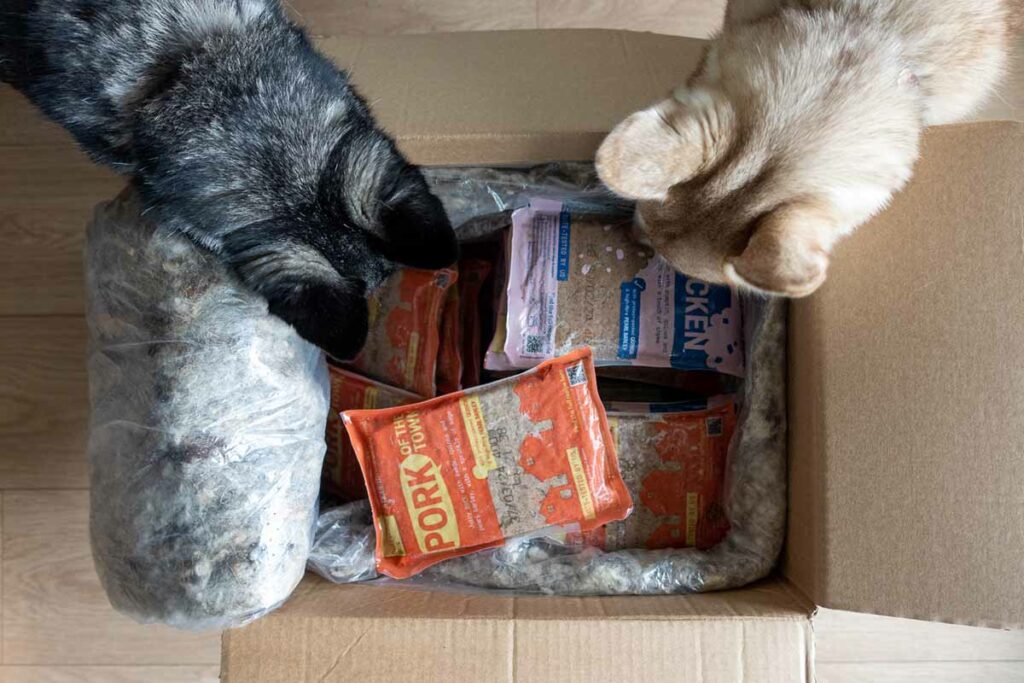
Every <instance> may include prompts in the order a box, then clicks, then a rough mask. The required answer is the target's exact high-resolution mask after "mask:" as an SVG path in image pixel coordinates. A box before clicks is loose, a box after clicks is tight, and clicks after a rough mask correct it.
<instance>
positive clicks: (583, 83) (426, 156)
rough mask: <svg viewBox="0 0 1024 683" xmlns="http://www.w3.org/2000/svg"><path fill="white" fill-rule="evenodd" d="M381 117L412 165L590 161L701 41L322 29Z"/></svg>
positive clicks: (598, 34)
mask: <svg viewBox="0 0 1024 683" xmlns="http://www.w3.org/2000/svg"><path fill="white" fill-rule="evenodd" d="M318 45H319V46H320V48H321V49H323V50H324V51H325V52H326V53H327V54H328V55H330V56H331V57H333V58H334V59H335V60H336V61H337V62H338V64H339V65H341V66H342V67H344V68H347V69H348V70H349V71H350V73H351V75H352V79H353V81H354V82H355V83H356V86H357V87H358V89H359V90H360V92H362V93H363V95H364V96H365V97H366V99H367V101H368V102H369V103H370V104H371V106H372V107H373V110H374V113H375V114H376V116H377V119H378V121H379V122H380V123H381V125H382V126H383V127H384V128H385V129H386V130H388V131H389V132H390V133H391V134H392V135H394V136H395V138H396V139H397V141H398V144H399V147H401V148H402V150H403V152H405V153H406V154H407V155H408V156H409V157H410V159H411V160H412V161H413V162H415V163H420V164H433V165H443V164H477V165H489V164H490V165H493V164H522V163H537V162H544V161H569V160H579V159H590V158H592V156H593V153H594V150H596V149H597V146H598V144H599V143H600V141H601V139H602V138H603V137H604V135H605V134H606V133H607V132H608V131H609V130H611V128H612V127H613V126H614V125H615V124H616V123H618V122H619V121H620V120H621V119H622V118H623V117H624V116H625V115H627V114H629V113H631V112H633V111H635V110H636V109H639V108H641V107H644V106H646V105H648V104H651V103H652V102H654V101H655V100H657V99H658V98H659V97H663V96H666V95H667V94H668V93H669V92H670V91H671V90H672V89H673V88H675V87H676V86H678V85H679V84H680V83H681V82H682V81H683V80H685V78H686V77H687V75H688V74H689V73H690V71H691V70H692V69H693V67H694V66H695V65H696V64H697V62H698V61H699V59H700V57H701V54H702V53H703V49H704V45H705V41H701V40H696V39H692V38H676V37H670V36H659V35H655V34H651V33H631V32H627V31H603V30H577V31H571V30H559V31H503V32H479V33H453V34H435V35H423V36H400V37H378V38H373V37H369V38H348V37H342V38H327V39H324V40H322V41H319V42H318Z"/></svg>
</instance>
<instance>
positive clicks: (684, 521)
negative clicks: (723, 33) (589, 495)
mask: <svg viewBox="0 0 1024 683" xmlns="http://www.w3.org/2000/svg"><path fill="white" fill-rule="evenodd" d="M708 404H709V406H710V407H707V408H704V409H699V410H690V411H686V412H672V413H647V414H643V413H641V412H634V411H632V410H631V411H630V412H622V413H611V414H610V415H609V418H608V419H609V425H610V428H611V431H612V434H613V438H614V439H615V442H616V447H617V449H618V452H619V454H620V456H619V457H620V464H621V468H622V475H623V479H624V480H625V482H626V486H627V487H628V488H629V490H630V492H631V493H632V494H633V497H634V500H636V509H635V510H634V511H633V514H632V515H630V517H629V518H627V519H626V520H623V521H620V522H612V523H611V524H608V525H606V526H605V527H603V528H601V529H597V530H595V531H592V532H587V533H583V534H581V535H580V536H579V538H576V537H574V538H572V539H571V540H582V541H584V542H586V543H588V544H590V545H595V546H598V547H600V548H602V549H604V550H620V549H623V548H647V549H659V548H689V547H696V548H699V549H702V550H703V549H707V548H710V547H711V546H713V545H715V544H716V543H718V542H719V541H720V540H722V538H724V537H725V535H726V533H727V532H728V530H729V522H728V519H727V518H726V515H725V508H724V479H725V468H726V459H727V455H728V450H729V444H730V442H731V440H732V436H733V433H734V432H735V428H736V408H735V402H734V399H733V397H731V396H724V397H715V398H713V399H709V400H708ZM636 405H637V406H638V405H639V404H636ZM570 536H572V535H570Z"/></svg>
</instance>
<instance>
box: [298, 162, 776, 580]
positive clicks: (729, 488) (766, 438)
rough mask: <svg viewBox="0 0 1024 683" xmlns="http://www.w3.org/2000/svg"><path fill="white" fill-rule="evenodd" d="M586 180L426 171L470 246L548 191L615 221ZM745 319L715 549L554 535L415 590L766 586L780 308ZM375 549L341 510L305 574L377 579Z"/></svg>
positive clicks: (327, 514) (331, 517)
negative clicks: (613, 546) (743, 365)
mask: <svg viewBox="0 0 1024 683" xmlns="http://www.w3.org/2000/svg"><path fill="white" fill-rule="evenodd" d="M567 169H568V171H571V173H570V172H568V171H567ZM592 169H593V166H589V165H584V164H554V165H546V166H539V167H536V168H534V169H529V170H527V171H516V170H508V171H506V170H495V169H428V173H427V177H428V181H429V182H430V183H431V185H432V187H433V189H434V191H435V192H437V193H438V195H439V196H440V197H441V200H442V202H444V204H445V206H446V208H447V209H448V211H449V213H450V214H451V215H452V217H453V223H454V224H455V226H456V229H457V231H458V232H459V234H460V237H461V238H462V239H465V240H472V239H477V238H479V237H481V236H483V235H485V234H487V232H488V231H489V230H494V229H500V228H503V227H506V226H507V225H508V224H509V222H510V221H509V218H508V217H509V214H510V210H511V209H513V208H518V206H521V205H522V201H523V197H526V196H529V195H533V194H541V195H543V194H545V190H547V191H549V192H551V193H552V194H555V195H559V196H561V195H562V194H563V193H564V192H565V188H566V186H575V187H576V188H577V189H582V190H584V192H583V193H582V194H579V195H578V197H577V199H576V200H575V202H576V205H575V206H574V207H573V208H574V209H576V210H579V211H581V212H588V211H591V210H594V211H595V212H597V213H601V212H603V211H605V210H611V211H618V210H619V208H620V207H619V206H618V205H616V203H615V200H609V198H608V197H606V196H605V195H604V194H602V193H601V192H600V191H599V190H598V191H592V190H591V187H592V182H591V181H592V178H593V173H592ZM743 312H744V335H743V336H744V346H745V348H746V356H747V372H746V377H745V379H744V382H743V386H742V388H741V396H742V400H741V404H742V407H741V412H740V415H739V420H738V423H737V428H736V432H735V435H734V437H733V442H732V444H731V446H730V450H729V456H728V463H727V466H726V493H725V504H724V507H725V513H726V516H727V518H728V520H729V524H730V530H729V532H728V534H727V535H726V536H725V538H724V539H723V540H722V541H721V542H719V543H718V544H716V545H715V546H713V547H712V548H710V549H707V550H698V549H696V548H683V549H665V550H646V549H624V550H615V551H610V552H605V551H602V550H599V549H597V548H594V547H588V546H583V545H579V544H573V545H566V544H565V543H562V542H561V541H559V540H558V538H556V536H557V534H555V535H553V536H552V537H549V536H545V535H535V536H531V537H528V538H519V539H512V540H510V541H508V542H507V543H506V544H505V545H504V546H503V547H500V548H495V549H492V550H485V551H482V552H479V553H475V554H472V555H467V556H464V557H459V558H455V559H451V560H448V561H446V562H443V563H441V564H438V565H436V566H434V567H431V568H429V569H428V570H426V571H425V572H423V573H422V574H420V575H419V576H418V577H416V579H414V580H413V581H414V582H416V583H421V584H422V583H432V584H435V585H459V586H472V587H479V588H491V589H506V590H516V591H523V592H534V593H536V592H540V593H549V594H557V595H615V594H641V595H642V594H664V593H688V592H700V591H708V590H717V589H726V588H735V587H738V586H742V585H745V584H748V583H750V582H752V581H756V580H757V579H760V578H762V577H764V576H766V575H767V574H768V573H769V572H770V571H771V570H772V568H773V567H774V565H775V562H776V560H777V559H778V555H779V552H780V550H781V548H782V541H783V537H784V535H785V522H786V402H785V399H786V387H785V379H786V375H785V362H786V358H785V349H786V302H785V301H783V300H779V299H762V298H757V297H744V299H743ZM373 548H374V528H373V523H372V519H371V517H370V513H369V507H368V505H367V504H366V502H365V501H360V502H356V503H350V504H348V505H345V506H342V507H340V508H334V509H329V510H325V511H324V512H323V513H322V514H321V516H320V520H319V524H318V528H317V535H316V540H315V542H314V546H313V552H312V554H311V556H310V562H309V565H310V568H311V569H312V570H313V571H315V572H317V573H318V574H320V575H321V576H324V577H325V578H327V579H329V580H331V581H335V582H339V583H347V582H352V581H365V580H368V579H372V578H374V577H375V576H376V572H375V570H374V561H373Z"/></svg>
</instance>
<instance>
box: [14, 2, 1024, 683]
mask: <svg viewBox="0 0 1024 683" xmlns="http://www.w3.org/2000/svg"><path fill="white" fill-rule="evenodd" d="M289 4H290V6H291V8H292V9H293V10H294V12H295V14H296V15H298V16H300V17H302V19H303V21H304V22H305V23H306V24H307V25H309V26H310V27H311V31H312V32H313V33H314V34H316V35H337V34H343V33H395V32H430V31H441V30H480V29H507V28H537V27H542V28H543V27H608V28H630V29H637V30H657V31H659V32H663V33H678V34H683V35H693V36H705V35H707V34H708V33H710V32H711V31H713V30H714V29H715V27H716V26H717V25H718V23H719V21H720V17H721V14H722V7H723V2H722V0H640V1H638V0H600V1H592V0H375V1H370V0H363V1H361V2H354V1H353V2H345V1H343V0H291V2H290V3H289ZM680 76H681V77H682V76H683V74H680ZM1022 93H1024V87H1022V86H1021V83H1020V80H1019V76H1018V79H1017V81H1016V85H1014V86H1013V88H1011V90H1010V91H1009V95H1008V96H1007V98H1006V100H1005V102H1004V103H1003V105H1002V106H1003V110H1002V113H1003V114H1006V113H1009V114H1011V115H1016V116H1017V117H1019V115H1020V113H1021V112H1020V111H1019V110H1018V109H1017V103H1019V102H1020V96H1021V94H1022ZM1014 98H1016V99H1014ZM120 186H121V181H120V180H119V179H117V178H116V177H114V176H113V175H112V174H110V173H108V172H106V171H102V170H100V169H97V168H95V167H93V166H92V165H91V164H89V163H88V161H87V160H85V159H84V157H83V156H82V155H81V154H80V153H79V152H77V151H76V150H75V149H74V148H73V147H72V145H71V144H70V143H69V142H68V139H67V137H66V136H65V135H64V134H63V133H62V132H61V131H59V130H57V129H56V128H55V127H54V126H52V125H50V124H47V123H45V122H44V121H42V120H41V119H40V118H39V117H38V116H37V115H36V114H35V113H34V112H33V111H32V110H31V109H30V108H29V107H28V106H27V105H26V104H25V103H24V101H23V100H21V98H20V97H19V96H17V95H16V94H14V93H13V92H12V91H11V90H10V89H7V88H0V529H2V532H0V681H9V682H11V683H30V682H31V683H44V682H45V683H64V682H67V683H72V682H79V681H81V682H84V683H107V682H110V683H129V682H136V681H148V682H154V683H172V682H173V683H180V682H185V681H214V680H216V679H217V676H218V656H219V640H218V637H217V636H216V635H193V634H186V633H180V632H174V631H171V630H169V629H166V628H162V627H156V626H148V627H144V626H139V625H137V624H134V623H132V622H131V621H130V620H128V619H127V618H124V617H121V616H119V615H116V614H115V613H114V612H113V611H112V610H111V609H110V608H109V606H108V605H107V603H106V600H105V598H104V596H103V593H102V591H101V589H100V586H99V583H98V580H97V579H96V576H95V574H94V572H93V568H92V561H91V558H90V554H89V546H88V539H87V530H86V527H87V523H86V517H87V504H88V490H87V489H88V479H87V473H86V466H85V462H84V459H83V456H82V453H83V446H84V438H85V423H86V377H85V369H84V367H83V358H84V349H83V345H84V339H85V329H84V324H83V320H82V310H83V308H82V291H81V290H82V285H81V283H82V273H81V267H80V262H81V258H80V253H81V249H82V237H83V226H84V224H85V222H86V220H87V218H88V215H89V212H90V211H91V207H92V206H93V205H94V204H95V203H96V202H97V201H99V200H101V199H104V198H108V197H110V196H112V195H113V194H114V193H115V192H116V191H117V190H118V189H119V188H120ZM816 623H817V625H816V628H817V639H816V640H817V662H818V674H819V680H821V681H826V682H829V683H848V682H852V681H871V682H875V681H878V682H884V681H892V682H896V681H900V682H909V681H921V682H925V681H928V682H931V681H978V682H985V683H993V682H1000V681H1024V632H1013V631H994V630H983V629H973V628H967V627H961V626H950V625H943V624H927V623H921V622H911V621H906V620H900V619H889V618H883V617H873V616H866V615H857V614H851V613H845V612H833V611H830V610H823V612H822V614H821V615H820V616H819V618H818V620H817V622H816Z"/></svg>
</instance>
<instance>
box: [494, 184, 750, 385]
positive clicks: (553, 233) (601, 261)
mask: <svg viewBox="0 0 1024 683" xmlns="http://www.w3.org/2000/svg"><path fill="white" fill-rule="evenodd" d="M507 272H508V280H507V292H506V294H507V296H506V329H505V330H504V331H499V336H500V334H502V333H504V335H505V339H504V344H503V351H504V356H505V358H507V361H508V363H510V364H511V365H512V366H513V367H516V368H525V367H530V366H532V365H535V364H536V363H538V362H540V361H542V360H545V359H548V358H552V357H554V356H557V355H558V354H560V353H564V352H565V351H566V350H568V349H570V348H574V347H578V346H584V345H586V346H590V347H591V348H592V349H593V350H594V362H595V363H596V364H597V365H636V366H650V367H673V368H677V369H682V370H717V371H719V372H723V373H728V374H731V375H737V376H742V375H743V347H742V322H741V319H740V316H741V312H740V303H739V297H738V296H737V294H736V292H735V291H733V290H732V289H731V288H729V287H724V286H719V285H711V284H708V283H705V282H702V281H700V280H697V279H695V278H691V277H688V276H686V275H683V274H682V273H678V272H676V271H675V270H674V269H673V268H672V266H671V265H670V264H669V263H668V261H666V260H665V259H664V258H662V257H660V256H658V255H656V254H655V253H654V252H653V250H651V248H650V247H648V246H645V245H643V244H640V243H638V242H637V241H636V240H634V239H633V237H632V230H631V227H630V224H629V223H628V222H627V223H624V222H622V221H621V220H617V221H612V222H609V221H606V220H602V219H601V218H600V217H596V216H593V215H580V216H576V215H574V214H572V213H571V212H570V211H569V210H567V209H566V208H564V207H563V205H562V203H561V202H559V201H555V200H549V199H534V200H531V202H530V204H529V206H527V207H525V208H522V209H519V210H517V211H516V212H515V213H514V214H513V216H512V238H511V244H510V248H509V254H508V271H507ZM495 360H496V359H492V360H491V361H490V362H492V363H493V362H495ZM488 367H489V368H492V365H488ZM493 369H498V368H496V367H494V368H493Z"/></svg>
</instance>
